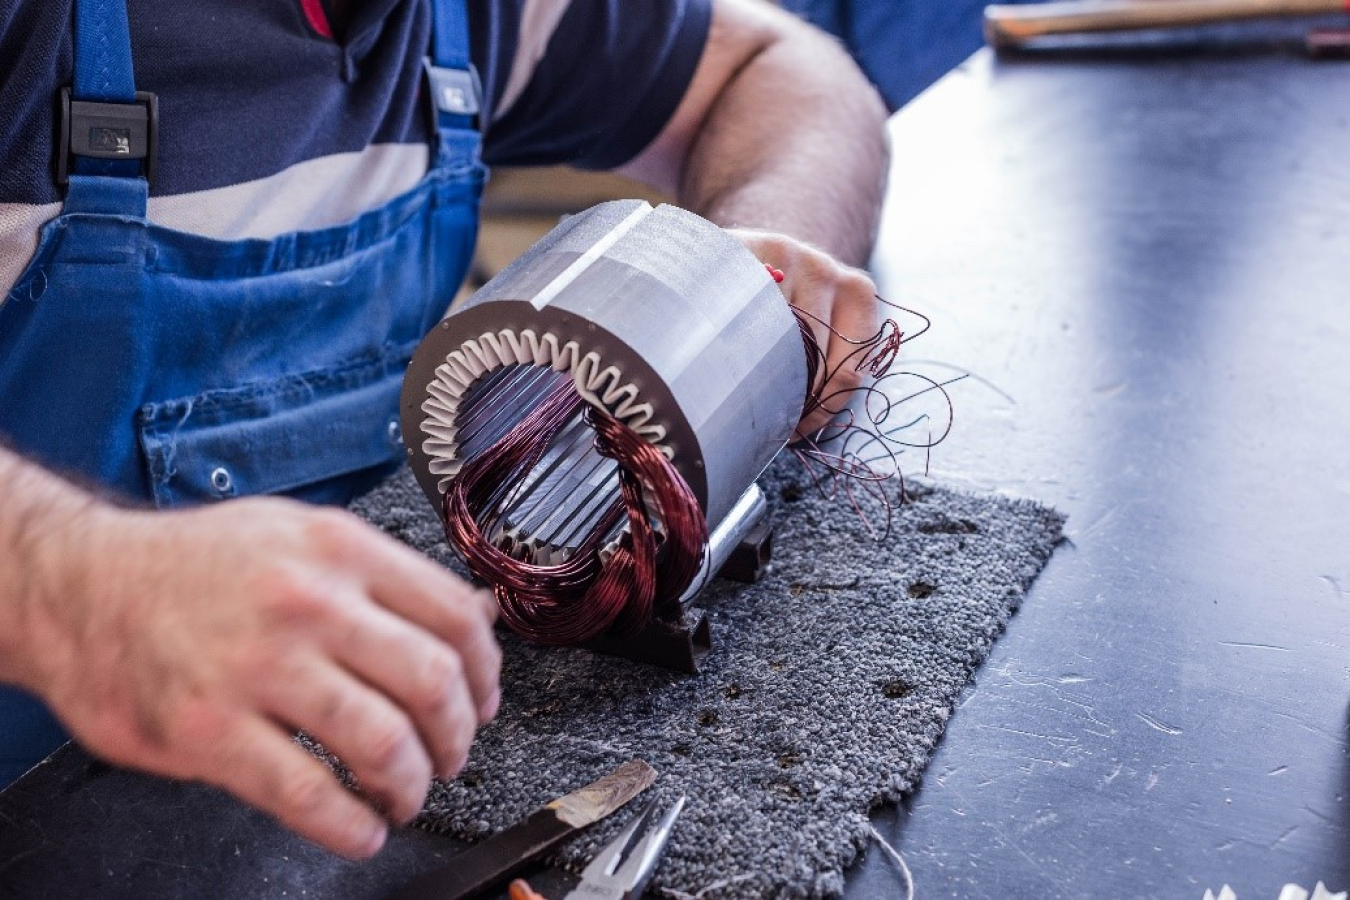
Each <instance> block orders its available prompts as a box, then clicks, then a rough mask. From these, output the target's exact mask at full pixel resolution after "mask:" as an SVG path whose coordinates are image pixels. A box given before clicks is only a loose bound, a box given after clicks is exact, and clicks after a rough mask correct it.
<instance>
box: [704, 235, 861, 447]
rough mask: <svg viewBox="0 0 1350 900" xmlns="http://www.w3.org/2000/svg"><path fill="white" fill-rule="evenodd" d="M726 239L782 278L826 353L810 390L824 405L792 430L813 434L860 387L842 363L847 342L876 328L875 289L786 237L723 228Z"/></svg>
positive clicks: (849, 348) (857, 273) (850, 348)
mask: <svg viewBox="0 0 1350 900" xmlns="http://www.w3.org/2000/svg"><path fill="white" fill-rule="evenodd" d="M727 233H729V234H730V235H732V236H733V237H735V238H736V239H737V240H739V241H740V242H741V243H742V244H744V245H745V246H746V247H747V248H748V249H749V250H750V252H751V253H753V254H755V257H756V258H757V259H759V260H760V261H761V262H763V263H764V264H765V265H768V266H772V267H773V268H775V269H778V270H779V271H781V272H782V273H783V276H784V277H783V281H782V283H781V284H779V287H780V288H782V290H783V294H784V295H785V296H786V297H787V300H788V302H789V303H790V304H792V305H793V306H795V307H796V308H797V309H800V310H802V311H803V312H806V313H808V314H809V315H807V316H806V317H805V319H806V321H807V323H808V324H810V326H811V331H812V333H813V334H814V335H815V337H816V341H817V343H819V344H820V346H821V348H822V349H824V350H825V359H826V362H825V365H823V366H822V367H821V369H820V372H819V374H818V375H817V376H816V378H817V383H816V385H814V387H815V388H816V389H817V390H818V391H819V396H820V397H821V398H822V399H823V400H824V403H823V404H822V405H821V406H820V407H819V408H817V409H816V410H815V411H813V412H811V413H810V414H809V415H808V416H806V418H804V419H803V420H802V422H801V424H800V425H798V426H797V432H798V434H800V435H802V436H806V435H810V434H813V433H814V432H816V431H819V430H820V429H821V428H823V427H825V425H827V424H829V421H830V419H831V418H833V416H834V414H835V413H837V412H839V411H840V410H842V409H844V408H845V407H846V406H848V401H849V393H848V392H850V391H851V390H853V389H854V388H857V387H858V386H859V385H861V384H862V380H863V373H862V372H861V371H859V370H858V369H857V368H855V367H854V365H853V364H851V363H850V364H845V360H846V358H847V357H848V356H849V354H851V353H853V352H854V351H856V350H857V345H856V343H849V341H854V342H856V341H863V340H866V339H867V338H870V337H872V336H873V335H874V334H876V332H877V329H878V328H879V327H880V325H881V316H880V313H879V311H878V310H879V306H880V304H879V302H878V301H877V294H876V285H875V284H873V283H872V279H871V278H870V277H869V276H868V274H867V273H866V272H864V271H862V270H861V269H855V268H853V267H852V266H846V265H844V264H843V263H841V262H839V261H838V260H836V259H835V258H834V257H832V256H830V255H829V254H828V253H826V252H824V251H823V250H817V249H816V248H815V247H812V246H810V245H809V244H805V243H803V242H801V241H799V240H796V239H795V238H791V237H788V236H787V235H783V234H775V233H773V232H769V231H755V230H751V229H745V228H728V229H727ZM826 322H828V323H829V326H828V327H827V326H826V325H825V323H826ZM855 362H856V360H855ZM827 376H828V379H829V380H828V381H825V379H826V377H827ZM822 381H825V383H823V384H822V383H821V382H822Z"/></svg>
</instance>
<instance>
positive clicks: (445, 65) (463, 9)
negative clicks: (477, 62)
mask: <svg viewBox="0 0 1350 900" xmlns="http://www.w3.org/2000/svg"><path fill="white" fill-rule="evenodd" d="M431 20H432V21H431V54H432V55H431V57H430V58H428V59H427V61H426V70H427V80H428V82H429V84H430V86H431V98H432V102H433V103H434V104H435V107H436V124H437V127H438V128H439V129H440V130H441V131H442V132H444V131H447V130H451V129H464V128H476V127H477V124H478V118H479V115H480V114H481V113H482V108H483V88H482V85H481V83H480V82H479V80H478V71H477V70H476V69H475V68H474V67H473V63H472V62H471V61H470V60H469V11H468V4H467V2H466V0H431Z"/></svg>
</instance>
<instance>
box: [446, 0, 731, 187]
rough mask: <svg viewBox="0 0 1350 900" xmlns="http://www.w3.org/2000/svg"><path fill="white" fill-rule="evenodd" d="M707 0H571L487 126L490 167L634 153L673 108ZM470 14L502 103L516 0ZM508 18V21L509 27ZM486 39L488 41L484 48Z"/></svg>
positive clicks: (622, 159)
mask: <svg viewBox="0 0 1350 900" xmlns="http://www.w3.org/2000/svg"><path fill="white" fill-rule="evenodd" d="M711 2H712V0H640V2H639V0H571V3H570V5H569V6H568V8H567V11H566V12H565V13H564V14H563V16H562V19H561V20H560V21H559V22H558V24H557V27H556V28H555V30H554V31H553V34H552V37H551V38H550V40H549V42H548V45H547V49H546V50H545V52H544V55H543V57H542V58H541V59H540V60H539V63H538V65H537V67H536V68H535V70H534V74H533V76H532V77H531V78H530V80H529V82H528V84H527V85H526V87H525V89H524V91H523V92H522V93H521V94H520V95H519V97H518V98H517V99H516V100H515V102H514V103H512V104H511V106H510V108H509V109H508V110H507V111H506V112H505V114H504V115H502V116H501V118H499V119H497V120H496V121H493V122H492V123H491V124H490V125H489V126H488V128H487V131H486V141H485V145H484V151H483V155H484V158H485V160H486V161H487V162H488V163H489V164H493V165H548V164H554V163H568V164H571V165H574V166H579V167H582V168H590V169H610V168H614V167H616V166H620V165H623V164H624V163H626V162H628V161H629V160H631V159H632V158H633V157H634V156H637V155H638V154H639V153H640V152H642V150H644V149H645V148H646V147H647V145H648V144H650V143H651V142H652V140H654V139H655V138H656V136H657V134H659V133H660V131H661V129H662V128H663V127H664V126H665V124H666V122H668V121H669V120H670V117H671V116H672V115H674V113H675V109H676V107H677V106H679V103H680V100H681V99H682V98H683V97H684V94H685V91H686V90H687V89H688V87H689V83H690V81H692V79H693V76H694V70H695V69H696V68H697V66H698V62H699V60H700V58H701V57H702V55H703V48H704V45H705V44H706V43H707V39H708V29H709V25H710V23H711V18H712V10H711ZM490 6H492V7H496V8H497V9H496V10H495V11H492V12H490V13H489V14H488V15H484V14H483V12H484V11H483V6H482V5H477V6H471V7H470V9H471V11H478V13H479V15H478V21H474V16H473V15H472V14H471V17H470V21H471V24H472V25H473V29H474V43H475V58H476V59H481V60H483V61H484V62H486V63H488V64H489V65H492V66H493V69H492V71H491V73H490V75H489V74H488V73H487V72H485V73H484V76H485V77H484V81H485V86H484V87H485V93H486V94H487V96H488V97H489V98H490V101H491V102H492V103H493V104H494V108H496V106H495V105H496V104H497V103H499V102H500V100H501V97H502V91H503V89H504V85H505V82H506V80H507V77H508V74H509V71H510V68H511V61H512V60H513V59H514V57H515V52H516V47H515V45H514V41H515V37H516V34H517V33H518V30H519V28H518V24H519V23H518V21H516V22H513V21H511V20H512V18H513V17H518V16H519V6H520V4H518V3H500V2H498V3H493V4H490ZM513 26H515V27H513ZM492 41H496V42H497V43H496V46H495V47H492V48H491V49H489V45H490V44H491V42H492Z"/></svg>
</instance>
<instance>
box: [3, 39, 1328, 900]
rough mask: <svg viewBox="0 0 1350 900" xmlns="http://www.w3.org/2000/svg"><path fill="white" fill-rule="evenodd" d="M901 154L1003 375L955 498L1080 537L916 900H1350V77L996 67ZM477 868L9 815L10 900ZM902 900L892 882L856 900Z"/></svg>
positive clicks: (251, 819)
mask: <svg viewBox="0 0 1350 900" xmlns="http://www.w3.org/2000/svg"><path fill="white" fill-rule="evenodd" d="M893 137H894V148H895V155H896V161H895V168H894V172H893V174H892V179H891V186H890V192H891V194H890V202H889V205H888V211H887V217H886V220H885V228H884V232H883V235H882V242H881V247H880V250H879V252H878V255H877V260H876V269H877V273H878V275H879V277H880V283H881V287H882V290H883V292H884V293H886V294H887V295H890V296H892V297H895V298H896V299H899V300H902V301H903V302H906V303H908V304H909V305H913V306H919V307H921V308H922V309H924V310H925V311H928V312H930V313H932V314H933V317H934V320H935V324H934V329H933V331H932V332H931V333H930V334H929V336H927V337H925V338H923V339H922V340H921V341H918V342H916V343H914V344H912V345H910V350H911V352H912V356H916V357H922V358H923V359H925V360H930V361H936V362H929V363H924V364H921V365H916V367H923V368H925V371H928V372H930V373H933V374H941V373H954V372H955V370H956V369H964V370H969V371H970V372H972V373H973V374H974V375H975V376H976V377H973V378H970V379H967V380H966V381H964V382H962V383H960V384H959V385H956V386H954V387H953V389H952V390H953V396H954V398H955V400H956V403H957V410H958V411H957V415H958V421H957V429H956V431H955V432H954V434H953V436H952V438H951V439H950V441H949V442H948V443H946V444H944V445H943V446H941V447H940V448H939V449H938V450H937V451H935V453H934V455H933V458H932V471H933V474H934V475H935V476H936V477H937V478H939V479H940V480H942V481H943V482H946V483H948V484H952V483H954V484H957V485H963V486H968V487H970V488H972V489H979V490H1001V491H1007V492H1010V493H1014V494H1021V495H1026V496H1031V497H1035V498H1037V499H1040V500H1044V501H1048V502H1051V503H1054V504H1056V505H1057V506H1059V507H1060V508H1061V509H1062V510H1064V511H1065V512H1067V513H1069V514H1070V520H1069V530H1070V535H1071V537H1072V545H1071V546H1066V547H1065V548H1064V549H1063V550H1062V551H1061V552H1060V553H1059V554H1058V555H1057V556H1056V557H1055V559H1053V560H1052V561H1051V563H1050V566H1049V568H1048V569H1047V570H1046V572H1045V573H1044V575H1043V576H1042V577H1041V579H1040V581H1039V582H1038V583H1037V585H1036V586H1035V588H1034V589H1033V590H1032V592H1031V594H1030V596H1029V598H1028V600H1027V603H1026V605H1025V606H1024V608H1023V609H1022V611H1021V612H1020V613H1019V614H1018V615H1017V616H1016V617H1015V618H1014V620H1013V623H1012V625H1011V627H1010V629H1009V631H1008V633H1007V635H1006V636H1005V637H1004V638H1003V639H1002V640H1001V641H1000V642H999V643H998V645H997V646H996V647H995V650H994V653H993V655H992V656H991V657H990V659H989V661H988V663H986V665H985V666H984V668H983V669H982V670H981V672H980V674H979V679H978V685H977V686H976V687H974V688H973V689H972V690H971V691H970V692H969V693H968V694H967V696H966V699H965V702H964V703H963V705H962V706H961V708H960V710H959V712H958V714H957V715H956V716H955V717H954V718H953V719H952V721H951V724H950V726H949V730H948V733H947V736H946V737H945V739H944V741H943V743H942V745H941V747H940V749H939V751H938V753H937V755H936V757H935V758H934V760H933V763H932V765H931V767H930V768H929V770H928V773H927V775H926V778H925V781H924V784H923V786H922V788H921V790H920V791H919V793H918V794H917V796H915V797H914V798H913V799H912V801H911V802H910V803H909V804H908V806H907V808H906V809H904V810H901V811H899V812H898V813H897V812H894V811H892V812H890V813H883V814H882V815H881V816H880V817H879V819H878V827H879V828H880V830H881V831H882V833H883V834H885V835H886V836H887V837H888V838H889V839H891V840H892V842H893V843H895V844H896V846H898V848H899V849H900V851H901V852H902V853H903V854H904V856H905V858H906V859H907V861H908V864H909V866H910V868H911V869H912V870H913V874H914V879H915V881H916V883H917V888H918V896H920V897H924V898H929V897H935V896H952V897H1008V896H1012V897H1030V896H1035V897H1060V896H1063V897H1084V896H1092V897H1108V896H1109V897H1187V898H1195V900H1199V898H1200V897H1201V896H1202V895H1203V893H1204V891H1205V889H1206V888H1212V889H1214V891H1215V892H1216V893H1217V892H1218V890H1219V888H1220V887H1221V886H1222V885H1223V884H1225V883H1227V884H1230V885H1232V887H1233V888H1234V889H1235V890H1236V891H1237V894H1238V897H1239V898H1240V900H1252V898H1270V900H1274V898H1275V897H1276V896H1277V895H1278V893H1279V889H1280V886H1281V885H1283V884H1284V883H1286V882H1290V881H1293V882H1299V883H1301V884H1303V886H1304V887H1307V888H1311V887H1312V885H1313V883H1314V882H1316V881H1317V880H1319V879H1321V880H1324V881H1326V882H1327V884H1328V886H1329V887H1331V888H1333V889H1343V888H1347V887H1350V807H1348V806H1347V798H1346V793H1347V789H1350V757H1348V755H1347V728H1348V725H1347V699H1348V698H1350V525H1347V522H1348V521H1350V516H1347V512H1346V508H1347V506H1350V464H1347V462H1346V461H1345V455H1346V453H1347V448H1350V360H1347V358H1346V346H1347V344H1350V324H1348V323H1350V318H1347V315H1346V311H1345V307H1346V305H1347V303H1350V277H1348V275H1350V263H1347V258H1348V257H1350V221H1348V220H1350V65H1339V64H1313V63H1310V62H1307V61H1304V60H1302V59H1300V58H1297V57H1296V56H1293V55H1289V54H1286V53H1278V52H1277V53H1271V52H1268V51H1264V50H1263V51H1259V52H1257V51H1253V52H1247V51H1233V52H1229V53H1221V54H1215V53H1206V54H1179V55H1171V54H1149V55H1148V57H1147V58H1142V57H1140V56H1138V55H1130V54H1126V53H1113V54H1110V55H1106V56H1102V55H1091V54H1074V55H1061V56H1057V57H1045V56H1041V57H1037V58H1035V59H1023V60H1010V61H1004V62H1001V63H997V64H996V63H995V62H994V61H993V60H992V59H991V58H989V57H987V56H981V57H978V58H977V59H976V60H975V62H973V63H972V64H970V65H968V66H967V67H965V68H964V69H963V70H961V71H958V72H957V73H954V74H953V75H951V76H950V77H948V78H947V79H945V80H944V81H943V82H942V83H941V84H940V85H938V87H937V88H935V89H934V90H933V91H931V92H930V93H928V94H927V95H925V96H923V97H921V98H920V99H919V100H918V101H917V102H916V103H915V104H914V105H912V106H910V107H908V108H907V109H906V110H905V111H904V112H902V113H901V114H900V115H899V116H898V117H897V118H896V120H895V122H894V128H893ZM948 367H954V368H948ZM905 461H906V462H907V463H908V464H909V466H910V468H911V469H912V468H914V467H922V457H921V456H917V455H916V456H912V457H908V458H907V459H906V460H905ZM449 854H450V851H449V850H447V849H446V848H445V847H444V845H441V844H439V843H438V839H433V838H431V837H429V836H426V835H416V834H404V835H399V836H397V837H396V839H395V840H393V841H392V842H391V847H390V848H389V849H388V850H386V852H385V853H384V854H382V855H381V857H380V858H379V859H378V860H377V861H376V862H375V863H373V864H370V865H367V866H364V867H357V866H353V865H351V864H346V863H341V862H338V861H336V860H334V859H333V858H331V857H328V856H326V855H324V854H322V853H321V852H319V851H317V850H315V849H313V848H310V847H307V846H305V845H304V844H303V843H301V842H299V841H298V840H296V839H292V838H289V837H287V836H285V835H283V834H282V833H281V832H280V831H279V830H277V829H276V828H275V827H274V826H272V825H270V824H269V823H268V822H267V821H266V820H264V819H263V818H262V817H261V816H259V815H257V814H254V813H251V812H249V811H247V810H243V809H242V808H240V807H238V806H237V805H235V804H233V803H232V802H230V801H228V800H225V799H224V798H222V797H220V796H219V795H216V794H214V793H212V792H210V791H207V790H205V789H202V788H198V787H190V786H181V785H172V784H169V783H167V782H161V781H157V780H154V779H149V778H144V777H140V776H133V775H129V774H126V773H122V772H115V771H112V770H108V769H105V768H103V767H101V766H98V765H97V764H93V763H91V762H90V761H89V760H88V759H87V758H86V757H84V756H83V755H82V754H80V753H78V752H77V751H74V750H71V749H67V750H66V751H63V752H62V753H60V754H58V755H57V757H56V758H54V759H53V760H52V761H50V762H48V763H47V764H45V765H44V766H43V767H41V768H39V769H38V770H36V771H35V772H33V773H31V774H30V775H29V776H27V777H26V778H25V779H24V780H23V781H22V782H20V783H19V784H18V785H16V786H15V787H13V788H11V789H10V790H9V791H7V792H5V793H4V794H3V795H0V894H3V893H5V892H6V891H10V892H14V893H18V894H25V895H40V894H45V895H57V894H66V895H75V894H83V895H93V894H95V893H97V894H99V895H104V896H106V895H112V894H119V895H125V896H152V895H156V894H169V893H177V894H182V895H197V896H200V895H250V896H260V895H264V894H267V895H272V896H302V895H307V894H308V895H321V896H352V897H357V896H361V897H364V896H379V895H380V894H381V893H382V892H383V891H384V890H385V889H386V888H387V887H388V886H391V885H393V884H395V883H397V882H398V881H400V880H401V879H402V878H405V877H406V876H407V875H409V874H411V873H412V872H414V871H416V870H418V869H421V868H425V867H428V866H430V865H434V864H435V863H436V862H437V861H438V860H439V859H442V858H445V857H447V856H448V855H449ZM900 884H901V882H900V881H899V879H898V877H897V874H896V870H895V868H894V867H893V866H892V864H891V863H889V862H888V861H887V860H886V859H885V858H884V857H883V856H882V855H881V854H880V853H869V855H868V858H867V859H866V861H865V862H864V863H863V865H862V866H861V868H860V870H859V871H858V872H857V873H855V876H854V878H853V879H852V882H851V887H850V891H849V894H850V896H854V897H869V898H872V897H875V898H891V897H896V896H901V895H902V892H901V890H900V887H899V885H900Z"/></svg>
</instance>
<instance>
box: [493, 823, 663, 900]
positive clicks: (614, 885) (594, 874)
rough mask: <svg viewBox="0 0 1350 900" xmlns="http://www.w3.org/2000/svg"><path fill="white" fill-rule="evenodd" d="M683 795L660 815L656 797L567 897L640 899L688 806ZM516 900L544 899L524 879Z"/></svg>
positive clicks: (514, 888) (513, 889)
mask: <svg viewBox="0 0 1350 900" xmlns="http://www.w3.org/2000/svg"><path fill="white" fill-rule="evenodd" d="M684 799H685V798H684V797H680V798H679V799H678V800H676V801H675V802H674V803H672V804H671V805H670V806H669V807H667V808H666V810H665V812H663V813H660V814H659V817H658V812H657V810H658V806H659V802H658V801H656V800H652V801H651V802H650V803H648V804H647V805H646V806H645V807H643V809H642V811H641V812H640V813H638V814H637V815H635V816H633V818H632V819H630V820H629V822H628V824H627V825H625V826H624V827H623V830H622V831H620V832H619V833H618V835H616V836H615V838H614V840H612V841H610V842H609V843H608V844H606V845H605V847H604V849H603V850H601V851H600V852H599V853H598V854H597V855H596V857H595V859H593V860H591V864H590V865H588V866H587V867H586V869H585V870H584V871H583V872H582V873H581V883H580V884H578V885H577V886H576V887H575V888H573V889H572V890H571V891H570V892H569V893H568V894H567V896H565V897H564V898H563V900H639V898H640V897H641V896H642V894H643V892H644V891H646V890H647V884H648V883H649V882H650V881H651V880H652V875H653V874H654V873H655V872H656V865H657V863H658V862H660V860H661V851H663V850H664V849H665V847H666V841H667V840H669V838H670V832H671V831H672V830H673V829H674V827H675V819H676V818H677V817H678V816H679V815H680V810H682V809H684ZM511 898H512V900H544V898H543V897H541V896H540V895H539V894H536V893H534V891H533V890H531V889H530V887H529V885H527V884H525V882H523V881H515V882H513V883H512V884H511Z"/></svg>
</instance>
